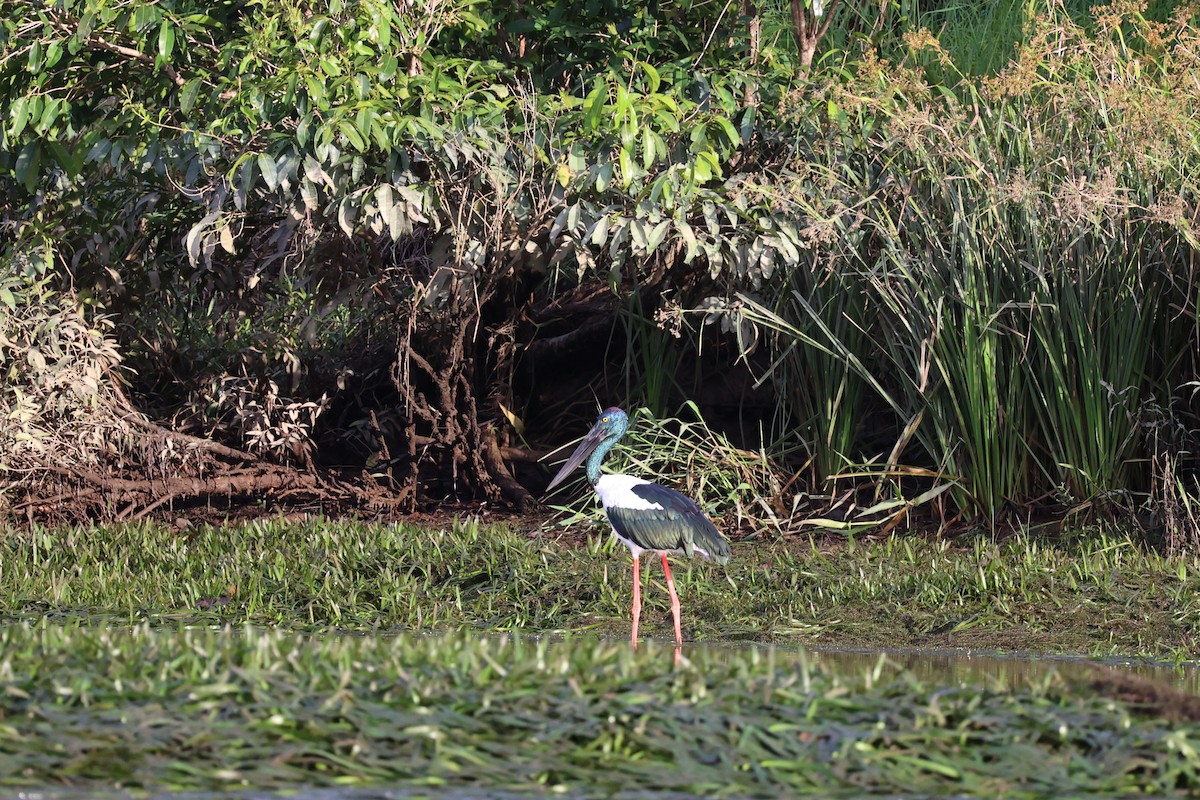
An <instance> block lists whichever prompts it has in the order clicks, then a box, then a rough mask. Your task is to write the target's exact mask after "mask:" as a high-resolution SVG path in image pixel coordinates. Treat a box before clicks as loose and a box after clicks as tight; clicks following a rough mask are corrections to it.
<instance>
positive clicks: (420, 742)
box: [0, 621, 1200, 797]
mask: <svg viewBox="0 0 1200 800" xmlns="http://www.w3.org/2000/svg"><path fill="white" fill-rule="evenodd" d="M670 664H671V658H670V650H669V649H668V648H665V647H658V646H655V645H650V646H647V647H643V648H641V649H640V650H639V651H637V652H636V653H635V652H634V651H633V650H632V649H631V648H629V647H628V645H627V644H626V643H615V642H603V641H595V640H590V641H582V640H579V639H571V640H568V641H565V642H552V641H547V640H544V639H543V640H536V641H535V640H527V639H521V638H516V637H500V638H488V637H479V636H476V635H473V634H471V633H468V632H463V633H461V634H456V635H450V636H437V637H429V636H416V635H412V634H399V635H395V636H384V635H375V636H356V635H344V634H337V633H334V632H329V631H323V632H320V633H319V634H302V633H294V632H287V631H279V630H263V629H258V628H255V627H252V626H245V627H240V628H225V629H211V628H188V627H178V628H154V627H150V626H146V625H139V626H133V627H131V628H103V627H92V626H90V625H88V624H68V625H58V624H54V623H49V622H45V621H43V622H41V623H37V624H17V625H10V626H8V627H6V628H5V629H3V630H2V631H0V681H3V683H4V686H5V691H4V692H3V693H2V694H0V785H8V786H20V785H30V784H39V785H40V784H44V783H45V782H63V783H67V784H74V785H84V786H88V785H96V784H101V783H102V784H107V785H115V786H118V787H147V788H154V787H159V788H165V787H169V788H174V789H228V788H236V787H241V786H254V787H256V788H271V787H276V788H279V787H286V786H288V785H295V784H300V783H302V784H305V785H310V786H311V785H347V784H358V783H363V784H374V783H381V782H387V783H397V782H399V783H402V784H404V785H419V786H424V787H427V788H434V787H455V786H462V787H489V788H496V789H530V788H545V789H552V790H558V791H567V792H573V793H579V794H584V795H587V794H611V793H613V792H617V791H622V790H632V791H641V792H644V793H645V794H647V795H649V796H653V795H655V794H658V793H666V792H688V793H703V794H718V795H737V796H756V797H775V796H778V794H779V793H780V792H783V791H787V792H795V793H806V794H808V793H811V794H826V793H829V792H844V791H855V792H858V793H862V792H874V791H891V792H897V791H899V792H921V793H924V792H939V793H940V792H955V793H960V792H965V793H971V794H981V795H986V796H995V795H997V794H1004V795H1006V796H1014V795H1015V796H1026V795H1033V794H1043V793H1047V794H1061V793H1063V792H1066V791H1071V792H1072V793H1079V792H1135V793H1136V792H1156V793H1157V792H1170V791H1185V790H1187V789H1188V788H1189V787H1194V786H1195V781H1196V772H1197V769H1200V756H1197V753H1196V750H1195V749H1194V748H1195V742H1196V741H1197V738H1198V737H1200V728H1197V726H1196V725H1194V724H1185V725H1182V726H1180V725H1178V724H1175V723H1167V722H1166V721H1163V720H1159V719H1147V718H1141V717H1138V716H1137V715H1135V714H1132V713H1130V711H1129V710H1127V709H1126V708H1125V707H1124V706H1122V705H1121V704H1119V703H1115V702H1113V701H1111V700H1108V699H1105V698H1103V697H1097V696H1094V695H1093V694H1092V693H1091V692H1089V691H1087V690H1086V687H1077V686H1074V685H1072V684H1071V683H1068V682H1066V681H1063V680H1061V679H1059V678H1056V677H1054V676H1053V674H1051V675H1050V677H1048V678H1047V679H1045V680H1043V681H1042V682H1041V683H1040V684H1038V685H1028V686H1019V687H1013V688H1011V689H1009V690H1006V691H996V690H993V689H989V688H987V687H980V686H960V687H944V686H930V685H925V684H922V683H921V682H919V681H917V680H916V679H915V678H913V677H912V676H911V675H909V674H906V673H905V672H903V671H902V670H900V669H899V668H897V667H896V666H895V665H892V664H889V663H887V662H886V660H881V661H880V662H879V663H878V664H877V665H876V666H875V667H874V668H872V669H868V670H865V671H863V672H860V673H857V674H848V675H836V674H830V673H827V672H824V671H822V670H821V669H819V668H817V667H815V666H813V665H812V664H811V663H809V662H808V661H807V660H806V659H805V657H804V656H803V655H802V654H796V653H786V654H785V653H781V652H775V651H773V650H765V651H764V650H758V649H749V648H747V649H738V650H729V649H724V650H722V649H715V650H713V649H707V648H697V649H693V650H691V651H690V653H689V660H688V662H687V663H685V664H684V665H683V666H682V667H680V668H679V669H673V668H672V667H671V666H670Z"/></svg>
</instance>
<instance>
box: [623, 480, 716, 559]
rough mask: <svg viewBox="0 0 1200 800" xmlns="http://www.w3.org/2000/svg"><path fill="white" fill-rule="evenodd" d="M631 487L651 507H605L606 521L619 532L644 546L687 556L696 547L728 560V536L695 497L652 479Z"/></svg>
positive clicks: (639, 545)
mask: <svg viewBox="0 0 1200 800" xmlns="http://www.w3.org/2000/svg"><path fill="white" fill-rule="evenodd" d="M631 491H632V492H633V494H634V495H635V496H636V497H638V498H639V499H641V500H644V501H646V503H648V504H649V505H651V506H653V507H652V508H625V507H621V506H616V505H614V506H609V507H607V508H606V509H605V511H606V512H607V513H608V521H609V522H610V523H612V526H613V528H614V529H616V531H617V533H619V534H620V535H621V536H623V537H625V538H626V539H628V540H629V541H631V542H633V543H634V544H636V545H637V546H638V547H641V548H642V549H644V550H682V551H683V552H684V553H685V554H686V555H687V556H688V557H689V558H690V557H691V556H692V555H693V554H694V552H695V550H696V548H700V549H701V550H703V551H704V552H705V553H707V554H708V555H709V557H711V558H712V559H713V560H714V561H716V562H717V563H718V564H725V563H727V562H728V561H729V542H728V540H726V538H725V537H724V536H722V535H721V532H720V531H718V530H717V528H716V526H715V525H713V524H712V521H711V520H709V518H708V517H707V516H705V514H704V511H702V510H701V508H700V506H699V505H697V504H696V501H695V500H693V499H692V498H690V497H688V496H686V495H682V494H680V493H679V492H677V491H675V490H674V489H668V488H667V487H665V486H659V485H658V484H656V483H639V484H637V485H635V486H633V487H632V488H631Z"/></svg>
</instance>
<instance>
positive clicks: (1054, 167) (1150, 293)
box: [746, 3, 1200, 546]
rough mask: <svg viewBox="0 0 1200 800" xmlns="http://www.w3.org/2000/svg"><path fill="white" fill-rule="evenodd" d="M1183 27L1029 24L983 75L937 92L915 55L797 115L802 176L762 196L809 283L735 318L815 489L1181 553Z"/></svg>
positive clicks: (1187, 355)
mask: <svg viewBox="0 0 1200 800" xmlns="http://www.w3.org/2000/svg"><path fill="white" fill-rule="evenodd" d="M1193 19H1194V17H1193V16H1192V15H1191V12H1186V11H1182V10H1181V11H1180V12H1178V13H1177V14H1176V15H1175V16H1174V17H1172V18H1171V19H1170V20H1169V21H1167V22H1154V21H1152V20H1150V19H1147V17H1146V16H1145V15H1144V14H1143V13H1141V11H1139V10H1138V8H1137V7H1136V6H1135V4H1128V3H1122V4H1113V5H1111V6H1105V7H1103V8H1101V9H1100V10H1098V11H1097V12H1096V14H1095V15H1094V17H1093V19H1092V21H1091V23H1090V24H1088V25H1086V26H1085V25H1083V24H1080V23H1077V22H1076V21H1074V20H1073V19H1072V18H1071V17H1070V16H1068V15H1067V14H1066V13H1064V12H1057V13H1056V12H1055V11H1053V10H1051V11H1048V12H1045V11H1043V12H1039V13H1037V14H1035V15H1033V16H1032V17H1031V18H1030V19H1029V20H1028V23H1027V30H1026V35H1025V37H1024V43H1023V44H1022V45H1021V46H1020V47H1019V48H1018V52H1017V55H1016V57H1015V58H1014V59H1013V60H1012V62H1011V63H1010V64H1009V65H1008V66H1007V67H1006V68H1005V69H1003V70H1001V71H1000V72H999V74H997V75H995V76H993V77H983V78H973V77H962V78H961V80H960V81H959V83H958V84H957V85H956V86H955V87H954V88H953V90H946V91H940V92H935V91H933V89H931V88H930V85H929V84H928V83H927V82H926V81H924V80H922V79H921V76H922V75H923V70H924V69H925V67H924V65H926V64H930V63H932V62H934V61H936V62H937V63H938V64H940V65H943V66H944V61H945V54H944V53H943V52H942V51H941V50H940V49H939V48H938V46H937V43H936V40H935V39H933V38H932V37H931V36H925V37H916V38H913V39H912V41H911V44H912V45H913V49H912V50H911V51H910V53H909V56H908V57H907V59H906V60H905V61H904V63H901V64H888V63H885V62H881V61H870V60H868V61H865V62H863V64H862V65H861V67H860V69H859V72H858V74H857V76H856V78H855V80H854V81H852V82H850V83H847V84H843V85H841V86H840V88H838V89H837V91H833V90H830V91H829V92H828V93H827V99H828V101H829V104H830V105H829V109H836V110H835V112H834V114H833V120H834V124H833V125H824V126H820V127H818V126H816V125H814V124H812V120H811V118H810V117H805V116H804V114H805V113H808V112H805V111H797V112H796V115H797V116H796V121H797V124H798V126H799V127H800V129H801V130H803V131H804V133H803V134H802V135H803V136H804V137H805V144H804V145H803V146H798V147H797V153H798V154H799V156H798V159H797V162H796V163H794V164H792V165H791V169H792V170H793V171H794V173H795V174H796V175H799V176H803V177H804V180H803V181H802V182H800V183H799V184H797V186H798V188H797V189H796V190H795V191H792V192H790V193H789V194H788V196H787V197H786V198H784V197H780V198H779V200H780V201H781V202H784V201H786V202H787V203H788V204H790V206H789V207H791V208H794V209H796V210H797V213H798V214H799V215H800V217H801V219H800V221H799V222H798V223H797V224H798V225H800V227H801V228H802V230H804V231H805V233H806V241H807V244H808V251H807V252H808V253H809V256H810V261H809V267H808V268H807V269H805V268H802V269H799V270H796V271H794V272H793V273H792V274H791V275H789V277H788V279H787V284H786V286H785V287H784V288H785V291H783V292H781V293H780V294H779V295H778V296H777V297H776V298H774V299H764V298H763V297H758V298H755V299H751V298H747V306H746V313H747V314H748V315H749V316H750V317H751V318H753V319H754V320H755V321H756V322H757V323H758V324H761V325H764V326H766V327H768V328H770V329H772V330H773V331H774V333H775V336H774V338H773V340H772V345H773V347H774V348H775V353H776V358H777V361H776V362H775V364H774V367H773V373H774V375H773V377H774V379H776V380H778V381H779V382H780V383H781V384H783V385H785V386H786V387H787V389H788V391H787V397H788V398H789V400H790V405H789V412H790V414H791V419H792V421H793V423H794V424H797V425H798V426H799V428H800V429H801V430H806V431H810V433H809V435H808V437H806V438H808V439H810V440H811V441H814V442H815V443H816V444H815V445H814V450H815V452H814V458H813V461H812V463H813V465H814V470H813V475H812V484H813V486H814V488H820V487H828V486H829V485H830V481H836V480H837V478H838V476H839V475H840V474H843V473H845V472H847V471H850V470H852V469H857V470H866V471H867V472H872V473H873V474H875V475H876V476H877V477H878V478H879V480H880V482H881V483H883V484H886V485H887V486H890V487H891V488H892V490H893V491H896V492H898V493H899V494H902V495H907V496H912V495H914V494H918V493H919V492H921V491H926V490H928V489H929V488H930V487H931V486H936V485H938V484H939V483H940V484H944V485H945V486H946V487H947V489H946V492H945V494H944V495H943V494H941V493H939V495H938V497H939V503H942V504H943V514H944V515H947V516H950V515H962V516H963V517H965V518H967V519H974V520H981V521H985V522H992V523H994V522H996V521H997V520H999V519H1001V518H1002V517H1004V516H1006V515H1011V514H1014V513H1016V514H1023V513H1028V512H1029V511H1030V510H1031V509H1033V508H1034V507H1039V506H1040V507H1042V508H1045V507H1046V506H1048V505H1049V506H1051V507H1057V508H1059V509H1063V510H1068V511H1084V510H1088V511H1094V510H1097V509H1102V510H1103V511H1104V512H1105V513H1106V514H1107V513H1112V512H1114V511H1121V512H1135V511H1137V512H1144V511H1149V512H1150V513H1149V514H1148V515H1143V517H1142V518H1143V519H1148V520H1149V521H1150V524H1151V525H1152V526H1156V527H1160V528H1161V527H1162V526H1164V525H1166V524H1167V523H1168V522H1169V521H1170V520H1176V521H1178V520H1183V521H1184V522H1183V523H1179V524H1180V525H1182V527H1179V526H1178V525H1177V526H1176V529H1174V530H1168V531H1167V534H1168V535H1173V536H1175V537H1176V538H1175V540H1174V541H1175V542H1176V543H1177V544H1179V545H1181V546H1182V545H1185V544H1186V545H1189V546H1194V545H1195V544H1197V543H1200V531H1197V530H1196V529H1195V528H1194V526H1192V527H1190V528H1189V527H1188V526H1187V523H1186V520H1187V519H1188V515H1187V514H1186V513H1184V512H1185V511H1186V509H1188V508H1191V507H1194V503H1195V498H1196V496H1197V494H1200V489H1198V487H1197V486H1196V483H1195V475H1196V463H1197V462H1196V455H1195V454H1196V452H1197V446H1198V445H1200V435H1198V431H1200V424H1198V420H1197V416H1196V414H1195V407H1194V404H1193V403H1192V398H1193V397H1194V389H1195V380H1196V377H1197V375H1198V374H1200V373H1198V366H1200V362H1198V359H1197V352H1198V348H1197V342H1198V341H1200V327H1198V326H1197V315H1196V303H1197V297H1200V277H1198V276H1197V271H1196V260H1195V252H1196V247H1197V237H1196V224H1197V215H1198V211H1197V206H1196V202H1195V198H1196V197H1197V196H1200V192H1198V190H1200V182H1198V176H1200V151H1198V150H1197V148H1196V147H1195V144H1194V142H1195V141H1197V140H1198V137H1200V121H1198V120H1197V118H1196V115H1195V113H1194V109H1196V108H1200V80H1197V78H1198V77H1200V29H1198V28H1196V27H1195V26H1194V25H1192V24H1191V22H1192V21H1193ZM827 110H828V109H823V111H827ZM904 467H917V468H919V469H917V470H915V471H914V470H912V469H907V470H906V469H904ZM914 474H916V475H918V477H916V478H915V479H914V478H911V477H909V476H912V475H914ZM930 476H932V477H930ZM877 491H878V489H877ZM947 501H949V503H948V504H947ZM1169 505H1170V506H1172V507H1173V508H1174V509H1175V511H1174V513H1170V509H1169V508H1168V506H1169ZM947 508H948V509H949V511H947Z"/></svg>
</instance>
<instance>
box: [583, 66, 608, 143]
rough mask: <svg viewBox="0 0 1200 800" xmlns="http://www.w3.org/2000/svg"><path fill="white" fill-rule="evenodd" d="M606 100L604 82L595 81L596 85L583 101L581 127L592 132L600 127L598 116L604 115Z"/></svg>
mask: <svg viewBox="0 0 1200 800" xmlns="http://www.w3.org/2000/svg"><path fill="white" fill-rule="evenodd" d="M607 99H608V89H607V87H606V86H605V85H604V82H603V81H601V80H600V79H599V78H597V79H596V85H595V86H594V87H593V88H592V91H591V92H590V93H589V94H588V96H587V99H586V100H585V101H584V113H583V127H584V129H585V130H588V131H594V130H596V129H597V128H598V127H600V116H601V114H603V113H604V102H605V100H607Z"/></svg>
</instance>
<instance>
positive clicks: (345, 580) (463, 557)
mask: <svg viewBox="0 0 1200 800" xmlns="http://www.w3.org/2000/svg"><path fill="white" fill-rule="evenodd" d="M594 530H595V533H594V535H591V536H589V538H588V539H587V540H586V542H584V543H583V544H580V541H579V540H578V539H562V540H555V539H550V538H543V537H538V536H536V535H535V534H529V533H521V532H517V531H515V530H512V529H509V528H506V527H504V526H498V525H491V526H481V525H477V524H475V523H473V522H463V523H456V524H454V525H452V526H450V527H445V528H421V527H414V526H410V525H378V524H358V523H351V522H330V521H325V520H319V519H317V520H312V521H308V522H303V523H285V522H279V521H269V520H268V521H258V522H254V523H251V524H246V525H241V526H235V527H229V528H199V529H196V530H194V531H190V532H187V533H178V532H176V531H174V530H172V529H169V528H165V527H161V526H157V525H127V526H119V527H111V528H74V529H63V530H53V531H50V530H33V531H8V532H6V533H4V534H0V614H3V615H5V616H7V617H8V618H9V619H10V620H12V619H18V620H19V619H25V618H28V617H30V616H31V615H41V614H51V615H65V616H71V615H88V616H92V615H104V616H105V617H107V618H109V619H112V620H114V621H120V622H130V623H139V622H142V621H150V622H153V623H166V624H175V623H176V622H178V621H186V622H189V623H193V624H226V623H234V624H241V623H244V622H248V623H255V624H261V625H283V626H288V627H291V628H301V629H302V628H326V627H330V626H333V627H337V628H340V629H344V630H358V631H379V630H383V631H390V630H395V629H407V630H414V631H429V630H444V629H452V628H463V627H470V628H478V629H485V630H488V631H514V632H523V633H530V634H533V633H547V632H552V633H559V634H566V633H571V634H578V633H585V632H588V633H593V634H597V635H602V636H611V637H613V638H615V639H618V640H619V639H623V638H625V637H627V636H628V632H629V618H628V614H629V603H630V599H631V594H630V585H629V581H630V567H629V557H628V554H627V553H626V552H625V551H624V549H623V548H622V549H617V548H616V547H614V546H613V544H612V541H611V539H610V537H609V536H608V534H607V531H606V530H605V529H601V528H596V529H594ZM644 572H646V573H647V575H648V576H647V577H646V582H647V586H646V591H645V592H644V595H643V602H644V610H643V617H642V629H643V633H644V635H646V636H650V637H656V638H662V639H667V638H669V637H670V636H671V626H670V612H669V606H668V603H667V593H666V590H665V586H664V585H663V580H662V573H661V568H660V567H659V565H658V564H657V563H651V562H649V561H648V562H647V568H646V569H645V570H644ZM675 576H676V582H677V584H678V587H679V591H680V596H681V601H682V604H683V623H684V636H685V638H688V639H692V640H699V641H744V640H751V641H756V642H775V643H786V644H824V645H853V646H882V647H919V648H947V647H949V648H956V647H970V648H987V649H1004V650H1009V651H1034V652H1058V653H1076V654H1083V653H1086V654H1091V655H1103V656H1113V655H1116V656H1136V655H1143V656H1149V657H1152V658H1158V659H1169V660H1176V661H1179V660H1187V659H1190V658H1192V657H1193V656H1194V655H1195V653H1196V648H1197V645H1196V630H1197V626H1198V625H1200V562H1198V561H1197V560H1196V559H1195V558H1182V557H1165V556H1161V555H1159V554H1156V553H1154V552H1152V551H1148V550H1147V549H1145V548H1144V547H1143V546H1142V545H1140V544H1138V543H1137V542H1135V541H1133V540H1132V539H1129V538H1122V537H1118V536H1115V535H1106V534H1102V533H1091V534H1089V535H1087V536H1084V535H1080V536H1078V537H1074V538H1070V537H1068V538H1062V539H1059V540H1049V539H1044V538H1037V537H1035V536H1032V535H1021V536H1014V537H1010V538H1008V539H1005V540H1002V541H997V540H995V539H993V538H990V537H987V536H979V537H976V538H965V539H961V540H955V541H947V540H937V541H926V540H922V539H920V538H916V537H906V538H894V539H886V540H883V541H854V540H851V541H850V542H849V543H846V542H844V541H843V540H841V539H838V540H833V541H822V540H809V539H803V540H790V541H767V540H759V541H755V542H752V543H735V545H734V558H733V562H732V563H731V564H730V565H729V567H728V568H727V569H725V570H722V569H721V568H719V567H716V566H714V565H711V564H708V563H706V562H687V561H684V560H682V559H680V560H678V561H676V569H675Z"/></svg>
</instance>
